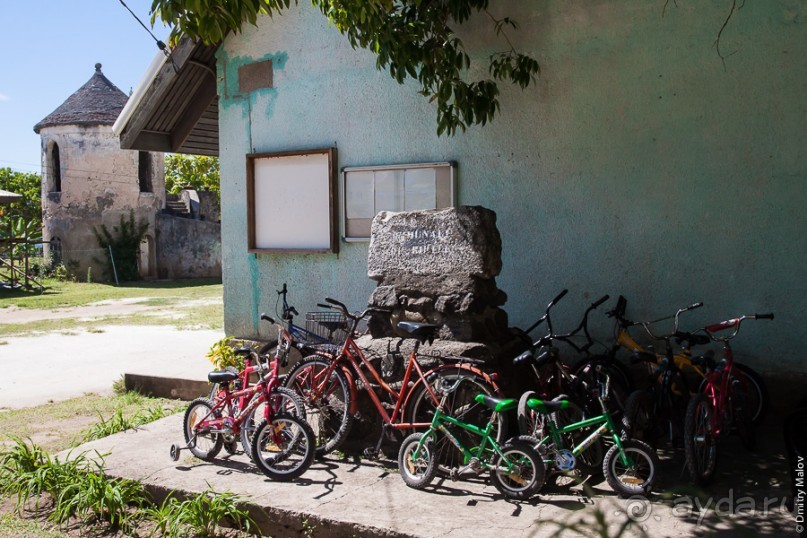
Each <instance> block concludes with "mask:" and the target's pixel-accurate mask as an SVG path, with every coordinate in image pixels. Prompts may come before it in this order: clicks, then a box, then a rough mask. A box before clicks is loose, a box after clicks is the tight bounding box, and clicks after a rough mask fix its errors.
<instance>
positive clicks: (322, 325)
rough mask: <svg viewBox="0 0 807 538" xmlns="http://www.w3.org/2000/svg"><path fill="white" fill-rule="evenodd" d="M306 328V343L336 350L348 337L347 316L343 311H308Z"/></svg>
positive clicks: (328, 349)
mask: <svg viewBox="0 0 807 538" xmlns="http://www.w3.org/2000/svg"><path fill="white" fill-rule="evenodd" d="M305 330H306V332H307V333H308V340H307V342H306V344H308V345H309V346H311V347H321V349H324V350H326V351H333V352H335V351H336V348H338V347H339V346H341V345H342V344H344V343H345V339H347V330H348V325H347V318H346V317H345V315H344V314H342V313H341V312H306V314H305Z"/></svg>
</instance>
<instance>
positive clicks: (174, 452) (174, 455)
mask: <svg viewBox="0 0 807 538" xmlns="http://www.w3.org/2000/svg"><path fill="white" fill-rule="evenodd" d="M171 459H172V460H174V461H179V447H178V446H177V445H171Z"/></svg>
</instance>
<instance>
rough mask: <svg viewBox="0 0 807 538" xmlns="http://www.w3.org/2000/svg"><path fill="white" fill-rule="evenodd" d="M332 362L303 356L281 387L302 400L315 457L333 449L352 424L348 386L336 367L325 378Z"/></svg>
mask: <svg viewBox="0 0 807 538" xmlns="http://www.w3.org/2000/svg"><path fill="white" fill-rule="evenodd" d="M330 365H331V361H330V360H328V359H326V358H324V357H320V356H317V355H312V356H310V357H306V358H305V359H303V360H302V361H300V362H298V363H297V364H296V365H294V367H293V368H292V369H291V370H290V371H289V373H288V375H287V376H286V379H285V380H284V381H283V386H284V387H286V388H288V389H291V390H292V391H294V392H296V393H297V394H298V395H300V397H301V398H302V400H303V406H304V407H305V416H306V420H307V421H308V423H309V425H311V428H312V429H313V430H314V437H315V438H316V447H317V457H321V456H324V455H325V454H327V453H329V452H331V451H333V450H336V449H337V448H339V446H341V444H342V443H343V442H344V441H345V438H346V437H347V435H348V433H349V432H350V428H351V426H352V425H353V415H351V414H350V386H349V385H348V380H347V378H346V377H345V374H344V373H342V370H340V369H339V367H338V366H337V367H336V368H334V369H333V371H332V372H331V374H330V376H329V377H328V378H327V379H326V378H325V376H326V375H327V370H328V368H329V367H330Z"/></svg>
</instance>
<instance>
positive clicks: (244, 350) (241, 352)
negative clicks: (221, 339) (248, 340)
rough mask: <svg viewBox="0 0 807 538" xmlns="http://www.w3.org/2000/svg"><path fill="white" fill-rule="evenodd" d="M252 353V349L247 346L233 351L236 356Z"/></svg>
mask: <svg viewBox="0 0 807 538" xmlns="http://www.w3.org/2000/svg"><path fill="white" fill-rule="evenodd" d="M251 352H252V349H250V348H248V347H247V346H242V347H239V348H238V349H236V350H235V351H233V353H235V354H236V355H245V356H246V355H249V354H250V353H251Z"/></svg>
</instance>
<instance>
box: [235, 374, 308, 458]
mask: <svg viewBox="0 0 807 538" xmlns="http://www.w3.org/2000/svg"><path fill="white" fill-rule="evenodd" d="M257 398H261V399H263V394H256V395H255V396H253V399H252V401H254V400H255V399H257ZM252 401H251V402H250V404H248V405H247V407H249V406H250V405H251V403H252ZM270 405H271V406H272V413H273V414H275V415H276V414H279V413H286V414H289V415H294V416H295V417H297V418H301V419H303V420H305V406H304V404H303V400H302V398H300V396H299V395H298V394H297V393H296V392H294V391H293V390H290V389H287V388H284V387H277V388H275V390H273V391H272V394H271V395H270ZM265 416H266V402H265V401H263V402H261V403H259V404H258V405H257V407H255V408H254V409H253V410H252V411H250V412H249V414H248V415H247V417H246V418H245V419H244V421H243V422H242V423H241V435H240V437H241V448H243V449H244V454H247V455H248V456H249V457H250V458H252V437H253V436H254V435H255V431H256V430H257V429H258V424H259V423H260V422H261V421H262V420H263V419H264V417H265Z"/></svg>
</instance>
